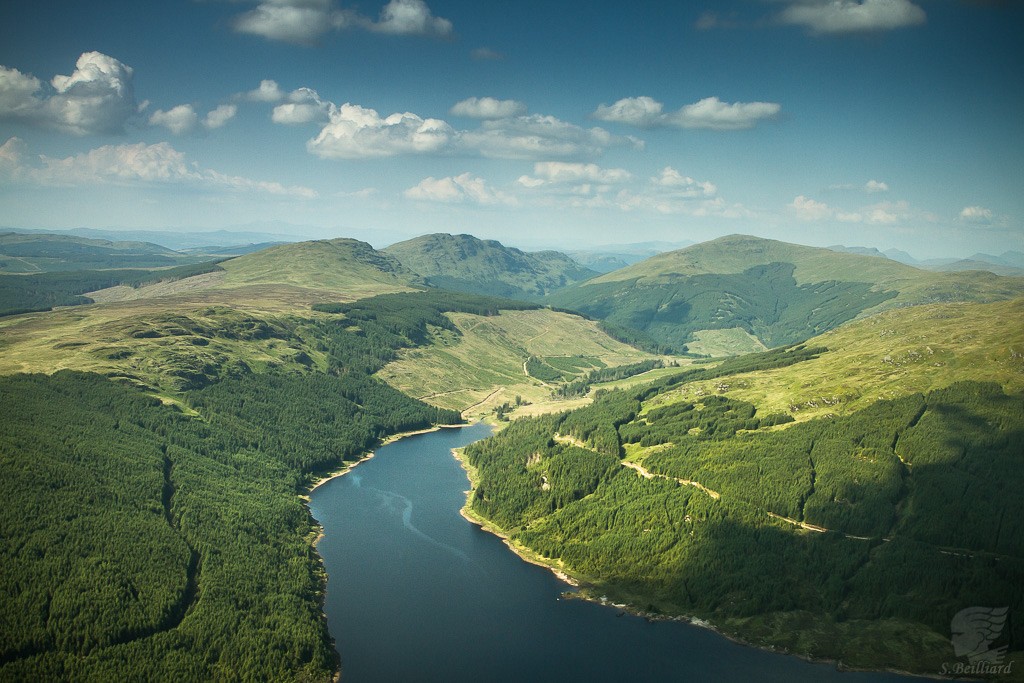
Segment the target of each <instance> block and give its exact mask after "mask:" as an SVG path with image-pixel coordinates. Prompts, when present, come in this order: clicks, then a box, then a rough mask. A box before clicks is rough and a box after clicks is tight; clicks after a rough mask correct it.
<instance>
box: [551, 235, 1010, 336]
mask: <svg viewBox="0 0 1024 683" xmlns="http://www.w3.org/2000/svg"><path fill="white" fill-rule="evenodd" d="M1021 294H1024V279H1021V278H1001V277H998V276H996V275H993V274H991V273H984V272H964V273H956V274H952V273H929V272H925V271H922V270H918V269H916V268H913V267H911V266H907V265H904V264H901V263H898V262H896V261H892V260H889V259H886V258H878V257H876V256H866V255H862V254H851V253H842V252H836V251H832V250H830V249H819V248H815V247H805V246H800V245H795V244H788V243H785V242H779V241H775V240H766V239H761V238H757V237H748V236H742V235H732V236H729V237H723V238H720V239H717V240H713V241H711V242H705V243H703V244H698V245H695V246H692V247H687V248H686V249H681V250H678V251H673V252H668V253H665V254H659V255H657V256H653V257H651V258H649V259H647V260H645V261H642V262H640V263H637V264H634V265H632V266H629V267H627V268H623V269H621V270H617V271H614V272H611V273H607V274H605V275H602V276H600V277H597V278H594V279H592V280H588V281H587V282H584V283H581V284H579V285H576V286H574V287H571V288H568V289H566V290H563V291H561V292H557V293H555V294H553V295H552V296H550V297H549V301H550V303H551V304H553V305H557V306H560V307H564V308H570V309H574V310H579V311H581V312H583V313H586V314H588V315H591V316H593V317H597V318H600V319H603V320H606V321H607V322H609V323H612V324H614V325H617V326H621V327H626V328H632V329H636V330H639V331H641V332H644V333H646V334H647V335H648V336H649V337H651V338H653V339H654V340H655V341H657V342H659V343H662V344H666V345H669V346H673V347H676V348H679V347H681V346H683V345H686V346H688V347H689V350H690V351H691V352H695V353H709V354H716V355H717V354H721V353H730V352H731V353H741V352H748V351H756V350H759V349H761V348H763V347H764V346H768V347H774V346H780V345H785V344H791V343H795V342H798V341H803V340H805V339H808V338H810V337H812V336H814V335H816V334H820V333H822V332H825V331H827V330H830V329H833V328H835V327H838V326H839V325H841V324H843V323H844V322H847V321H849V320H852V319H853V318H856V317H859V316H864V315H869V314H870V313H872V312H877V311H880V310H883V309H885V308H891V307H895V306H905V305H910V304H922V303H929V302H938V301H996V300H1000V299H1008V298H1012V297H1013V296H1019V295H1021ZM723 335H725V336H723Z"/></svg>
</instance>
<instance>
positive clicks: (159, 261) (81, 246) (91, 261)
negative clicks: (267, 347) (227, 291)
mask: <svg viewBox="0 0 1024 683" xmlns="http://www.w3.org/2000/svg"><path fill="white" fill-rule="evenodd" d="M198 260H207V259H204V258H203V259H201V257H197V256H191V255H186V254H180V253H178V252H176V251H172V250H170V249H167V248H165V247H161V246H159V245H156V244H152V243H149V242H128V241H115V242H112V241H109V240H99V239H89V238H85V237H72V236H68V235H47V234H38V233H36V234H32V233H28V234H26V233H17V232H7V233H3V234H0V273H46V272H53V271H60V270H93V269H111V268H121V269H125V268H161V267H168V266H175V265H181V264H186V263H195V262H197V261H198Z"/></svg>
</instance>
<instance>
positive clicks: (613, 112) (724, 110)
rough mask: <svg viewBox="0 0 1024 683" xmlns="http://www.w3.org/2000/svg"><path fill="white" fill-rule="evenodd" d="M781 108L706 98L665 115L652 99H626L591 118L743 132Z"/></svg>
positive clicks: (602, 107) (776, 112)
mask: <svg viewBox="0 0 1024 683" xmlns="http://www.w3.org/2000/svg"><path fill="white" fill-rule="evenodd" d="M781 110H782V106H781V105H779V104H776V103H774V102H734V103H731V104H730V103H727V102H722V101H721V100H720V99H718V98H717V97H706V98H704V99H702V100H700V101H699V102H695V103H693V104H688V105H686V106H684V107H682V108H680V109H677V110H676V111H671V112H665V111H664V105H663V104H662V103H661V102H658V101H657V100H655V99H653V98H651V97H646V96H642V97H626V98H623V99H621V100H619V101H617V102H615V103H614V104H611V105H605V104H602V105H601V106H599V107H598V108H597V109H596V110H595V111H594V113H593V114H592V116H593V117H594V118H595V119H597V120H599V121H607V122H614V123H623V124H626V125H630V126H636V127H637V128H702V129H707V130H719V131H728V130H744V129H747V128H753V127H754V126H755V125H757V124H758V123H759V122H761V121H763V120H765V119H771V118H774V117H775V116H777V115H778V113H779V112H780V111H781Z"/></svg>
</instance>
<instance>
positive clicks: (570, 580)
mask: <svg viewBox="0 0 1024 683" xmlns="http://www.w3.org/2000/svg"><path fill="white" fill-rule="evenodd" d="M461 451H462V449H461V448H453V449H451V453H452V457H453V458H455V459H456V460H457V461H458V462H459V464H460V465H461V466H462V469H463V470H464V471H465V472H466V476H467V478H468V479H469V483H470V488H469V490H468V491H466V502H465V503H464V504H463V506H462V507H461V508H460V509H459V514H460V515H461V516H462V518H463V519H465V520H466V521H467V522H469V523H470V524H473V525H474V526H477V527H479V528H480V529H481V530H483V531H485V532H487V533H489V534H491V535H493V536H497V537H498V538H500V539H501V540H502V542H503V543H504V544H505V546H506V547H507V548H508V549H509V550H511V551H512V553H514V554H515V555H516V557H518V558H519V559H521V560H522V561H523V562H527V563H529V564H532V565H536V566H538V567H543V568H544V569H547V570H548V571H550V572H551V573H552V574H554V575H555V577H556V578H557V579H558V580H559V581H561V582H563V583H565V584H566V585H568V586H571V587H572V588H575V589H577V590H573V591H566V592H565V593H563V596H564V597H565V599H567V600H586V601H587V602H592V603H594V604H597V605H601V606H602V607H612V608H615V609H618V610H620V611H621V612H624V613H627V614H630V615H632V616H635V617H640V618H642V619H646V620H647V621H651V622H654V621H674V622H678V623H685V624H689V625H691V626H696V627H698V628H703V629H706V630H708V631H711V632H712V633H715V634H717V635H719V636H721V637H722V638H725V639H726V640H729V641H731V642H733V643H735V644H737V645H742V646H743V647H750V648H753V649H755V650H760V651H762V652H771V653H773V654H779V655H784V656H787V657H796V658H797V659H801V660H803V661H805V662H810V663H812V664H828V665H831V666H833V667H835V669H836V670H837V671H849V672H856V671H862V672H869V673H892V674H897V675H900V676H910V677H914V678H921V679H928V680H954V679H951V678H949V677H947V676H942V675H941V674H939V675H933V674H926V673H915V672H913V671H905V670H902V669H893V668H886V667H883V668H865V667H857V666H850V665H848V664H844V663H843V662H842V661H841V660H836V659H826V658H816V657H811V656H808V655H804V654H800V653H796V652H790V651H789V650H786V649H785V648H781V647H776V646H773V645H767V646H762V645H755V644H754V643H751V642H749V641H746V640H744V639H743V638H741V637H739V636H737V635H733V634H731V633H728V632H726V631H724V630H722V629H721V628H720V627H719V626H716V625H715V624H713V623H711V622H710V621H708V620H706V619H701V618H699V617H695V616H687V615H684V614H679V615H675V616H671V615H668V614H654V613H651V612H646V611H644V610H641V609H639V608H637V607H635V606H633V605H631V604H629V603H628V602H626V603H617V602H613V601H612V600H610V599H607V598H604V599H602V598H600V597H595V596H593V595H590V594H588V593H587V592H586V590H585V589H586V586H585V585H584V581H583V579H578V578H576V577H574V576H572V575H570V574H568V573H566V572H565V571H563V570H562V569H561V568H559V567H558V566H556V565H554V563H553V562H552V561H550V560H547V559H546V558H543V557H540V556H538V555H536V553H533V552H532V551H530V550H529V549H528V548H521V547H518V546H517V545H516V544H515V543H514V542H513V541H512V540H511V539H510V538H509V536H508V534H507V533H506V532H505V531H504V530H503V529H501V528H500V527H498V526H496V525H494V524H493V523H492V522H490V521H489V520H486V519H484V518H482V517H479V516H477V515H476V514H475V513H474V512H472V511H471V509H470V499H471V498H470V497H471V496H472V494H473V491H475V490H476V486H477V481H476V472H475V468H473V467H472V466H471V465H470V464H469V463H467V462H466V460H465V458H464V456H463V455H462V452H461ZM581 588H582V589H583V590H579V589H581Z"/></svg>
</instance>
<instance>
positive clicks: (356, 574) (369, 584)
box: [310, 425, 920, 683]
mask: <svg viewBox="0 0 1024 683" xmlns="http://www.w3.org/2000/svg"><path fill="white" fill-rule="evenodd" d="M489 433H490V431H489V428H488V427H487V426H486V425H474V426H471V427H465V428H463V429H444V430H441V431H438V432H432V433H429V434H421V435H417V436H412V437H408V438H405V439H402V440H401V441H397V442H395V443H393V444H390V445H388V446H384V447H382V448H380V449H379V450H378V451H377V456H376V457H375V458H373V459H372V460H369V461H367V462H364V463H363V464H361V465H359V466H358V467H357V468H355V469H354V470H352V472H350V473H349V474H347V475H345V476H344V477H340V478H338V479H334V480H332V481H330V482H328V483H326V484H324V485H323V486H321V487H320V488H318V489H317V490H316V491H314V492H313V496H312V502H311V503H310V508H311V510H312V512H313V516H314V517H316V519H317V520H319V521H320V523H321V524H322V525H323V528H324V537H323V539H321V541H320V544H319V546H318V549H319V551H320V554H321V555H322V556H323V558H324V563H325V565H326V568H327V574H328V577H329V581H328V588H327V599H326V605H325V611H326V613H327V621H328V626H329V628H330V631H331V635H333V636H334V638H335V640H336V645H337V649H338V652H339V654H340V656H341V666H342V681H345V682H348V681H353V682H358V681H445V682H446V683H455V682H458V681H473V682H474V683H481V682H484V681H487V682H502V681H510V682H511V681H516V682H519V681H562V682H565V681H626V680H628V681H645V680H647V681H665V680H673V681H724V682H728V681H743V682H747V681H765V682H769V681H779V682H780V683H781V682H785V683H795V682H800V681H835V682H837V683H868V682H872V683H876V682H882V681H885V682H889V681H910V680H920V679H911V678H906V677H900V676H896V675H892V674H875V673H860V672H858V673H845V672H839V671H837V670H836V669H835V668H834V667H832V666H829V665H827V664H812V663H809V662H805V661H803V660H800V659H797V658H796V657H789V656H785V655H779V654H773V653H769V652H764V651H761V650H757V649H754V648H751V647H746V646H743V645H739V644H736V643H734V642H732V641H730V640H728V639H726V638H723V637H722V636H720V635H717V634H715V633H713V632H711V631H708V630H706V629H702V628H698V627H696V626H692V625H689V624H683V623H677V622H648V621H646V620H644V619H642V618H639V617H634V616H631V615H628V614H626V615H623V614H622V613H621V612H620V611H619V610H617V609H615V608H612V607H602V606H600V605H597V604H593V603H588V602H584V601H582V600H566V599H564V598H562V597H561V595H562V593H563V592H564V591H566V590H567V586H566V585H565V584H564V583H562V582H560V581H559V580H558V579H557V578H555V576H554V575H553V574H552V573H551V572H550V571H548V570H546V569H544V568H542V567H537V566H535V565H532V564H529V563H526V562H523V561H522V560H520V559H519V558H518V557H517V556H516V555H515V554H513V553H512V552H511V551H510V550H509V549H508V548H507V547H505V545H504V543H503V542H502V541H501V539H499V538H497V537H495V536H493V535H491V534H488V533H486V532H484V531H482V530H480V529H479V528H478V527H477V526H475V525H473V524H470V523H469V522H467V521H466V520H465V519H463V518H462V516H461V515H459V509H460V508H461V507H462V505H463V503H464V502H465V491H466V489H467V488H468V487H469V483H468V481H467V479H466V475H465V473H464V472H463V470H462V468H461V467H460V466H459V464H458V462H457V461H456V460H455V459H454V458H453V457H452V455H451V449H452V448H455V447H459V446H464V445H467V444H469V443H472V442H473V441H476V440H478V439H481V438H484V437H485V436H487V435H488V434H489Z"/></svg>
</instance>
